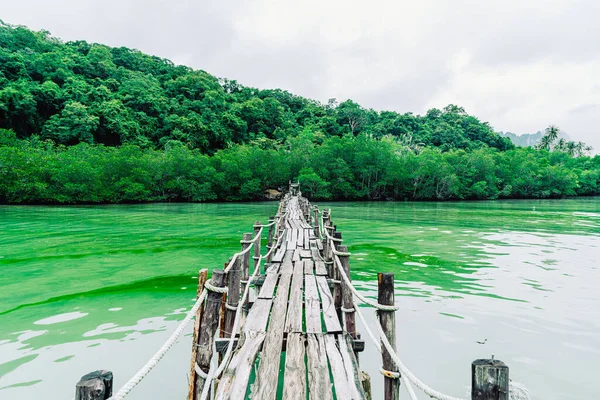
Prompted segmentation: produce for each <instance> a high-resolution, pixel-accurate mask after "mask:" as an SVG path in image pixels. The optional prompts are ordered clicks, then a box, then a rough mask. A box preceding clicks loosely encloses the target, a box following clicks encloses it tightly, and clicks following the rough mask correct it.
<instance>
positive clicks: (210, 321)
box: [195, 269, 225, 399]
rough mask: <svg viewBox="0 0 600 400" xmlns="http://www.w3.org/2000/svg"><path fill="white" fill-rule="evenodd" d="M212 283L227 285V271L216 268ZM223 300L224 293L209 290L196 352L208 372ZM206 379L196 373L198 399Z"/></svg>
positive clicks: (200, 362) (201, 366)
mask: <svg viewBox="0 0 600 400" xmlns="http://www.w3.org/2000/svg"><path fill="white" fill-rule="evenodd" d="M211 283H212V285H213V286H216V287H225V271H223V270H222V269H215V270H214V271H213V272H212V277H211ZM222 302H223V295H222V294H221V293H216V292H211V291H209V292H208V296H207V297H206V306H205V308H204V315H203V317H202V323H201V325H200V335H199V338H198V346H197V347H198V350H197V353H196V361H197V362H198V366H199V367H200V369H202V371H204V372H205V373H208V370H209V367H210V359H211V357H212V347H213V340H214V337H215V332H216V331H217V327H218V325H219V309H220V308H221V303H222ZM204 381H205V379H204V378H203V377H201V376H199V375H196V397H195V398H196V399H197V398H199V397H200V395H201V394H202V388H203V387H204Z"/></svg>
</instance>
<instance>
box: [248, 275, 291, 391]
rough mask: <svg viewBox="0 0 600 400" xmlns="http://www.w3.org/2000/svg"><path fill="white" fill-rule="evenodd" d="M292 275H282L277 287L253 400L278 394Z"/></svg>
mask: <svg viewBox="0 0 600 400" xmlns="http://www.w3.org/2000/svg"><path fill="white" fill-rule="evenodd" d="M291 279H292V275H291V274H282V275H281V278H280V279H279V285H278V286H277V293H276V295H275V300H273V309H272V311H271V319H270V322H269V327H268V330H267V337H266V338H265V343H264V345H263V350H262V353H261V359H260V365H259V366H258V372H257V374H256V382H255V383H254V390H253V392H254V393H253V396H252V398H253V399H256V400H273V399H275V396H276V394H277V378H278V376H279V361H280V354H281V345H282V343H283V326H284V324H285V315H286V310H287V305H288V295H289V289H290V282H291Z"/></svg>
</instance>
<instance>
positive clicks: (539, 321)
mask: <svg viewBox="0 0 600 400" xmlns="http://www.w3.org/2000/svg"><path fill="white" fill-rule="evenodd" d="M276 206H277V204H276V203H260V204H174V205H171V204H158V205H156V204H154V205H135V206H93V207H0V226H1V227H2V229H1V230H0V288H1V290H0V398H1V399H4V398H7V399H9V398H11V399H13V398H14V399H35V398H39V397H40V395H41V394H43V395H44V397H45V398H50V399H65V398H70V396H72V394H73V390H74V384H75V382H76V381H77V380H78V378H79V377H80V376H81V375H83V374H84V373H86V372H89V371H92V370H95V369H99V368H105V369H110V370H112V371H113V372H114V373H115V380H116V382H115V385H116V386H117V387H119V386H120V385H121V384H123V383H124V382H125V380H127V379H128V378H129V377H130V376H131V375H132V374H133V373H135V372H136V371H137V369H138V368H139V367H141V366H142V365H143V364H144V363H145V362H146V360H147V359H148V358H149V357H150V356H151V355H152V354H153V353H154V351H155V350H156V349H157V348H158V347H159V346H160V345H161V344H162V343H163V342H164V340H165V339H166V338H167V337H168V336H169V334H170V333H171V332H172V331H173V329H174V328H175V326H176V325H177V323H178V321H179V320H181V319H182V318H183V314H184V313H185V311H186V310H188V309H189V307H190V305H191V304H192V302H193V298H194V296H195V293H196V286H195V279H196V278H195V273H196V272H197V270H198V269H200V268H204V267H208V268H213V267H219V266H221V265H222V263H223V262H225V261H226V260H227V258H228V256H229V255H230V254H232V253H233V252H235V251H237V250H238V249H239V240H240V238H241V236H242V234H243V233H244V232H247V231H249V230H251V226H252V224H253V222H254V221H255V220H257V219H259V220H263V221H266V220H267V219H268V216H269V215H272V214H273V213H274V212H275V210H276ZM320 206H321V208H323V207H331V208H332V217H333V220H334V223H335V224H336V225H337V226H338V229H339V230H340V231H341V232H342V233H343V235H344V236H343V237H344V241H345V242H346V243H347V244H348V245H349V246H350V250H351V251H352V253H353V255H352V258H351V269H352V275H353V279H354V280H356V281H360V282H358V283H357V284H358V285H359V286H360V288H361V289H362V290H364V291H365V292H367V293H368V294H369V295H372V296H374V295H375V290H376V287H375V285H374V280H375V278H376V273H377V271H385V272H394V273H395V274H396V282H397V285H396V288H397V294H398V296H399V297H398V303H399V305H400V306H401V310H400V312H399V313H398V317H397V332H398V347H399V352H400V354H401V356H402V357H403V358H404V360H405V362H406V364H407V365H408V366H409V367H411V368H412V369H413V370H414V372H415V373H416V374H417V375H418V376H420V377H421V378H422V379H423V380H425V381H426V382H428V383H430V384H431V385H432V386H434V387H436V388H437V389H439V390H442V391H445V392H448V393H449V394H453V395H457V396H463V397H466V394H467V393H466V391H467V388H468V385H469V383H470V382H469V371H470V362H471V361H472V360H473V359H475V358H482V357H489V356H490V355H491V354H494V355H495V356H496V358H499V359H502V360H503V361H505V362H506V363H507V364H508V365H509V366H510V368H511V377H512V378H513V379H515V380H517V381H519V382H522V383H524V384H525V385H526V386H527V387H528V388H529V389H530V390H531V391H532V398H534V399H536V398H537V399H554V398H555V399H593V398H600V389H598V388H597V386H596V385H594V384H593V382H594V380H595V374H594V372H595V371H597V367H596V365H597V358H598V356H599V355H600V311H598V310H600V294H599V293H598V291H597V288H596V284H597V282H600V270H599V268H598V267H600V262H599V261H598V257H599V256H600V239H599V238H600V199H598V198H590V199H577V200H558V201H498V202H483V203H331V204H320ZM366 311H367V316H368V318H370V319H372V318H373V314H372V312H371V311H369V310H366ZM359 329H360V326H359ZM189 340H190V339H189V336H188V337H185V338H183V339H182V340H181V341H180V342H179V343H178V344H177V345H175V346H174V348H173V349H172V351H171V352H170V353H169V354H168V355H167V356H166V357H165V358H164V359H163V361H162V362H161V363H160V364H159V365H158V367H157V368H156V369H155V370H154V371H153V372H152V373H151V375H150V376H149V377H148V378H146V380H144V381H143V383H142V384H141V385H140V386H139V387H138V388H136V389H135V391H134V392H133V393H132V394H131V398H132V399H142V398H144V399H147V398H152V399H170V398H173V399H175V398H183V396H184V394H185V392H186V388H187V380H186V374H187V371H188V368H189V350H190V343H189ZM478 342H480V343H483V344H480V343H478ZM379 362H380V360H379V356H378V355H377V354H376V353H375V352H374V350H373V348H372V346H370V345H368V347H367V350H366V352H365V353H363V354H362V355H361V366H362V367H363V369H366V370H367V371H368V372H369V373H370V374H371V376H372V379H373V386H374V398H379V397H380V395H379V393H380V389H381V377H380V375H379V374H378V373H377V369H378V366H379Z"/></svg>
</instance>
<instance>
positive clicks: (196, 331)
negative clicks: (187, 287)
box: [188, 268, 208, 400]
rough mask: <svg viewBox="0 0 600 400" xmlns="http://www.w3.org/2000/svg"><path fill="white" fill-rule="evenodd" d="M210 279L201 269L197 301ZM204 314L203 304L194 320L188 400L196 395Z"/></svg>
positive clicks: (206, 271) (192, 399)
mask: <svg viewBox="0 0 600 400" xmlns="http://www.w3.org/2000/svg"><path fill="white" fill-rule="evenodd" d="M207 277H208V270H207V269H206V268H205V269H201V270H200V271H199V272H198V291H197V292H196V299H198V298H199V297H200V295H201V294H202V291H203V290H204V283H205V282H206V278H207ZM203 313H204V304H201V305H200V307H198V311H196V317H195V319H194V333H193V338H192V361H191V365H190V383H189V388H188V400H194V394H195V393H196V368H195V366H196V355H197V350H198V348H197V347H196V346H197V344H198V339H199V336H200V323H201V322H202V314H203Z"/></svg>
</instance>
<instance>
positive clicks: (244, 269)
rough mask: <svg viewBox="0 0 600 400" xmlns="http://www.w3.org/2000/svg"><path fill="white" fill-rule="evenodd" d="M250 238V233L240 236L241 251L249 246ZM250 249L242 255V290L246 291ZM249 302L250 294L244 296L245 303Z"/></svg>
mask: <svg viewBox="0 0 600 400" xmlns="http://www.w3.org/2000/svg"><path fill="white" fill-rule="evenodd" d="M251 240H252V234H251V233H244V236H243V237H242V242H241V243H242V251H244V250H246V249H247V248H248V247H250V241H251ZM249 279H250V251H247V252H246V253H244V255H243V256H242V281H243V282H242V291H244V292H245V291H246V286H248V285H249V284H250V282H249ZM249 302H250V296H248V297H246V301H245V304H248V303H249Z"/></svg>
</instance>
